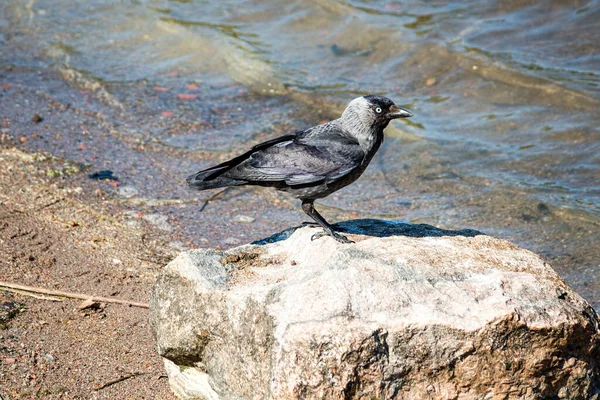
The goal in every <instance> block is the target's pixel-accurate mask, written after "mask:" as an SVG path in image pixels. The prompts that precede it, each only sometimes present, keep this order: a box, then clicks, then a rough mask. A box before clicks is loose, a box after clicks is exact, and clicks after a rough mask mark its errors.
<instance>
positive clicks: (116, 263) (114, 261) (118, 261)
mask: <svg viewBox="0 0 600 400" xmlns="http://www.w3.org/2000/svg"><path fill="white" fill-rule="evenodd" d="M112 262H113V264H115V265H119V264H121V263H122V262H123V261H121V260H119V259H118V258H113V260H112Z"/></svg>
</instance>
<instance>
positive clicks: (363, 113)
mask: <svg viewBox="0 0 600 400" xmlns="http://www.w3.org/2000/svg"><path fill="white" fill-rule="evenodd" d="M412 116H413V115H412V114H411V113H410V112H408V111H406V110H404V109H402V108H400V107H398V106H397V105H395V104H394V102H393V101H392V100H390V99H388V98H387V97H383V96H378V95H375V94H370V95H368V96H362V97H357V98H356V99H354V100H352V101H351V102H350V104H348V107H346V110H345V111H344V113H343V114H342V121H343V123H344V125H349V126H353V127H355V128H356V129H364V128H367V129H371V128H379V129H383V128H385V127H386V126H387V125H388V124H389V123H390V121H391V120H393V119H396V118H408V117H412Z"/></svg>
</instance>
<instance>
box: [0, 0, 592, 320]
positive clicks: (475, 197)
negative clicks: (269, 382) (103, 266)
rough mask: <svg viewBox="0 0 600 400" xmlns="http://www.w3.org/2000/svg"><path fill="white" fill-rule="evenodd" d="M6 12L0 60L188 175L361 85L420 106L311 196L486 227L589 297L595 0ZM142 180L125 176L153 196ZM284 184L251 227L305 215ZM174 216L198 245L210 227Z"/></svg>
mask: <svg viewBox="0 0 600 400" xmlns="http://www.w3.org/2000/svg"><path fill="white" fill-rule="evenodd" d="M0 11H1V13H0V60H2V63H3V65H8V64H10V65H14V66H21V67H33V68H45V69H51V70H57V71H60V73H61V74H62V76H63V77H64V79H65V80H66V81H67V82H69V83H70V84H71V85H72V86H75V87H77V88H80V89H82V90H88V91H92V92H93V93H94V94H95V96H96V98H97V99H99V104H101V105H97V104H96V103H93V104H91V103H90V104H87V105H82V107H87V108H88V109H94V110H99V109H101V108H102V105H105V106H107V107H108V108H109V109H110V110H113V111H114V114H111V116H110V117H111V118H113V119H115V120H117V119H119V118H120V119H122V121H121V122H119V127H118V128H116V130H118V131H119V135H120V136H119V137H120V138H122V139H120V140H123V141H124V142H127V141H128V140H130V139H131V138H138V139H139V138H141V139H140V140H142V139H144V140H147V141H151V142H152V143H155V144H156V145H157V146H159V147H160V148H161V150H160V152H161V154H163V153H164V154H165V161H164V163H165V164H166V165H169V167H168V168H167V169H169V168H170V169H169V173H168V174H169V175H170V176H181V178H182V179H183V177H185V176H186V175H187V174H188V173H190V172H192V171H193V170H194V169H196V168H199V167H201V166H206V165H208V164H211V163H212V162H215V161H217V160H220V159H222V158H224V157H226V156H229V155H231V154H233V153H236V152H239V151H240V150H242V149H243V148H244V147H247V146H248V145H249V144H250V143H255V142H256V141H258V140H263V139H266V138H268V137H273V136H275V135H279V134H282V133H288V132H289V131H291V130H294V129H298V128H302V127H305V126H310V125H313V124H316V123H319V122H321V121H322V120H326V119H331V118H335V117H337V116H338V115H339V113H340V111H341V110H342V109H343V107H344V105H345V104H346V103H347V102H348V101H349V100H350V99H352V98H354V97H356V96H357V95H360V94H368V93H380V94H384V95H387V96H389V97H390V98H392V99H394V100H395V101H396V103H398V104H400V105H402V106H404V107H406V108H408V109H410V110H411V111H412V112H413V113H414V114H415V117H414V118H412V119H410V120H408V121H403V122H395V123H394V125H393V126H390V128H388V130H387V132H386V133H387V139H386V142H385V143H384V147H383V148H382V150H381V151H380V154H379V155H378V156H377V157H376V158H375V159H374V161H373V165H372V166H371V167H370V168H369V169H368V170H367V172H366V173H365V175H366V176H365V177H364V178H362V179H361V180H359V181H358V182H356V183H355V184H354V185H352V186H350V187H348V188H346V189H344V190H343V191H340V192H339V193H336V194H334V195H332V196H330V197H329V198H327V199H324V200H323V201H322V202H321V207H322V209H323V210H324V213H325V214H327V216H328V218H330V219H332V220H335V219H347V218H351V217H356V216H368V217H381V218H394V219H401V220H408V221H413V222H425V223H430V224H434V225H437V226H442V227H446V228H453V229H460V228H467V227H469V228H475V229H480V230H482V231H484V232H486V233H489V234H492V235H495V236H498V237H503V238H506V239H509V240H512V241H514V242H516V243H518V244H520V245H522V246H524V247H526V248H528V249H531V250H533V251H535V252H537V253H540V254H542V255H544V256H545V257H547V258H548V259H549V260H550V262H551V263H552V264H553V265H554V266H555V268H556V269H557V270H558V271H559V273H560V274H561V275H562V276H563V277H565V279H566V280H567V281H568V282H569V283H570V284H571V285H573V286H574V287H575V288H576V290H578V291H579V292H580V293H581V294H582V295H584V297H586V298H587V299H588V300H590V301H591V302H592V303H593V304H594V305H595V307H596V308H598V307H599V305H600V294H599V290H598V289H599V288H600V265H599V263H600V246H599V245H598V241H599V239H600V200H599V199H600V196H599V194H600V155H599V154H600V129H599V126H600V112H599V111H598V110H599V105H600V104H599V103H600V96H599V95H600V75H599V74H600V41H599V40H598V39H597V38H598V37H600V0H596V1H541V2H540V1H524V0H521V1H487V2H475V1H473V2H465V1H460V2H459V1H453V2H452V1H451V2H447V1H446V2H441V1H432V2H414V1H379V0H370V1H366V0H365V1H333V0H312V1H295V2H287V1H285V2H284V1H277V0H267V1H261V2H257V1H248V2H234V1H225V2H215V1H212V2H211V1H192V0H185V1H184V0H179V1H122V2H112V1H100V0H96V1H87V2H80V3H78V4H76V5H73V4H72V2H69V1H64V0H62V1H60V0H53V1H34V0H32V1H28V2H23V1H18V0H6V1H4V2H3V4H2V5H0ZM96 83H99V84H100V87H101V89H98V87H97V86H94V85H95V84H96ZM52 94H53V95H54V96H56V97H57V98H60V97H61V92H60V91H57V92H55V93H52ZM180 95H183V96H180ZM186 95H187V97H186ZM104 112H105V113H107V111H104ZM169 113H171V114H169ZM123 114H125V116H124V115H123ZM148 116H150V117H156V118H159V119H161V123H160V124H159V123H154V122H153V123H149V122H147V121H146V122H144V121H142V120H143V119H144V118H146V117H148ZM136 140H137V139H136ZM169 149H170V151H173V154H174V155H173V156H172V157H173V158H172V159H169V154H170V153H168V151H169ZM50 150H51V151H54V152H60V151H63V150H60V149H52V148H50ZM64 151H65V152H66V150H64ZM157 151H159V150H157ZM103 156H104V157H105V158H107V159H110V158H111V157H115V156H114V155H112V156H111V154H110V151H105V152H104V154H103ZM139 157H144V155H140V156H139ZM175 157H178V158H175ZM182 160H184V161H182ZM190 169H191V170H190ZM120 175H121V176H126V173H125V172H121V174H120ZM143 179H144V178H137V179H133V178H131V184H132V185H135V186H137V187H138V189H139V190H140V192H141V195H142V196H146V197H150V196H152V195H153V194H154V191H153V190H152V188H153V186H152V185H153V184H154V185H156V183H153V182H146V181H144V180H143ZM144 190H146V192H144ZM365 193H368V195H365ZM163 196H164V197H168V198H185V197H186V196H188V197H189V196H192V195H190V194H188V193H187V192H185V190H184V189H176V188H175V187H174V188H173V190H170V191H168V193H165V194H163ZM236 196H237V200H236V199H231V198H228V197H227V196H224V197H223V198H222V199H220V200H219V201H218V203H219V204H216V203H217V202H215V206H214V209H215V213H217V212H221V213H225V214H228V213H230V212H241V213H244V214H248V215H251V214H253V212H255V210H254V209H253V208H252V207H250V208H246V209H245V208H244V204H253V202H255V203H260V201H262V200H259V199H258V198H257V197H256V196H267V199H270V197H268V196H271V195H270V194H256V192H255V191H253V190H250V191H240V192H238V193H237V195H236ZM234 197H235V196H234ZM276 198H277V200H276V201H275V200H273V202H274V203H273V204H276V205H279V204H280V202H281V201H283V202H284V204H286V205H285V206H284V207H283V210H279V209H272V208H269V209H268V210H265V211H264V213H265V214H263V215H268V216H270V217H269V218H265V219H262V220H261V219H260V218H259V221H257V224H258V225H257V226H258V227H259V228H258V231H252V232H251V233H248V235H254V236H256V237H252V239H258V238H260V237H264V236H268V235H269V234H271V233H273V230H274V229H280V228H283V227H286V226H288V225H289V223H290V222H293V221H296V219H298V220H299V219H301V215H296V212H297V205H296V204H295V203H293V202H289V203H286V200H280V198H279V197H276ZM268 201H271V200H268ZM268 201H267V202H268ZM232 210H233V211H232ZM163 211H164V212H167V213H169V214H170V215H171V216H180V217H181V218H182V219H185V218H198V211H197V210H195V209H192V208H191V207H183V206H182V207H180V208H177V209H169V210H168V211H167V210H163ZM292 216H293V217H292ZM215 218H216V217H215ZM222 218H223V219H225V218H226V217H222ZM294 218H296V219H294ZM219 221H220V223H223V224H224V225H223V226H222V227H219V226H211V227H210V228H209V229H211V230H219V229H220V230H224V229H225V228H224V227H225V226H228V225H227V224H226V223H225V222H224V220H217V219H212V220H210V222H211V223H218V222H219ZM261 221H262V222H261ZM183 225H184V226H183V228H182V229H183V230H184V231H185V232H187V234H188V236H189V237H190V241H191V242H192V243H196V244H198V241H197V240H196V238H197V237H198V236H200V235H202V234H203V233H202V230H201V229H200V228H197V227H191V226H187V225H185V224H183ZM229 236H232V234H231V233H230V234H229ZM240 240H241V241H247V238H244V239H240ZM217 243H218V242H215V241H213V242H210V244H211V245H216V244H217ZM231 243H233V242H231ZM219 244H220V243H219Z"/></svg>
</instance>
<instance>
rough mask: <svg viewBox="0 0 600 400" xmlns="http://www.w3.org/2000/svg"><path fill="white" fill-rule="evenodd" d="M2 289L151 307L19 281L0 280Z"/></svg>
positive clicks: (33, 294)
mask: <svg viewBox="0 0 600 400" xmlns="http://www.w3.org/2000/svg"><path fill="white" fill-rule="evenodd" d="M0 290H6V291H9V292H14V293H19V294H23V295H26V296H32V297H36V298H42V299H44V300H56V299H53V298H48V297H46V296H44V297H40V295H42V296H43V295H47V296H54V297H67V298H70V299H81V300H92V301H97V302H101V303H117V304H126V305H129V306H134V307H140V308H150V307H149V305H148V304H147V303H139V302H136V301H129V300H123V299H117V298H115V297H99V296H90V295H88V294H82V293H72V292H65V291H63V290H52V289H46V288H38V287H33V286H25V285H19V284H17V283H10V282H0Z"/></svg>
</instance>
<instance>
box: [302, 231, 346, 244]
mask: <svg viewBox="0 0 600 400" xmlns="http://www.w3.org/2000/svg"><path fill="white" fill-rule="evenodd" d="M323 236H331V237H332V238H334V239H335V240H336V241H338V242H340V243H354V241H352V240H350V239H348V238H347V237H346V236H344V235H342V234H340V233H337V232H335V231H332V232H331V233H328V232H317V233H315V234H314V235H312V236H311V237H310V240H311V241H313V240H317V239H320V238H322V237H323Z"/></svg>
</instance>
